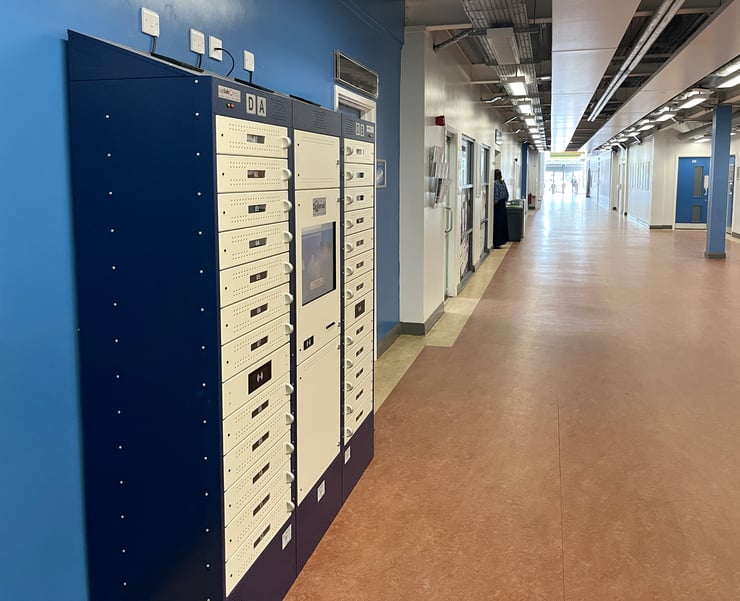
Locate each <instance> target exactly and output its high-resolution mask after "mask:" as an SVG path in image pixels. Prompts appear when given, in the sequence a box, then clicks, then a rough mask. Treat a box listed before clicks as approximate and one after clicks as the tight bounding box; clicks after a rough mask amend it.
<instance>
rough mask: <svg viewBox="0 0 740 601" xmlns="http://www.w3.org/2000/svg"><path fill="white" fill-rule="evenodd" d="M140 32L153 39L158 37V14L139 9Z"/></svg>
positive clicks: (142, 8)
mask: <svg viewBox="0 0 740 601" xmlns="http://www.w3.org/2000/svg"><path fill="white" fill-rule="evenodd" d="M141 31H142V32H143V33H145V34H147V35H150V36H152V37H153V38H158V37H159V13H156V12H154V11H153V10H151V9H150V8H144V7H143V6H142V7H141Z"/></svg>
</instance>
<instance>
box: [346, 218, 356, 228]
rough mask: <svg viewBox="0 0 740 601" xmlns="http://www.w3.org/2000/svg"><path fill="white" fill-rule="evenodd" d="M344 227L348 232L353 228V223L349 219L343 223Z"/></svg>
mask: <svg viewBox="0 0 740 601" xmlns="http://www.w3.org/2000/svg"><path fill="white" fill-rule="evenodd" d="M345 227H346V228H347V229H348V230H351V229H352V228H353V227H355V222H354V221H352V220H351V219H347V221H346V222H345Z"/></svg>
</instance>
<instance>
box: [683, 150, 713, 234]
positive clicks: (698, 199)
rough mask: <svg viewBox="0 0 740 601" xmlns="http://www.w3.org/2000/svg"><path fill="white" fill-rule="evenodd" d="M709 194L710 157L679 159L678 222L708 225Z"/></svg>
mask: <svg viewBox="0 0 740 601" xmlns="http://www.w3.org/2000/svg"><path fill="white" fill-rule="evenodd" d="M708 196H709V157H681V158H680V159H678V192H677V194H676V224H677V225H678V224H686V225H688V224H691V225H697V224H702V223H703V224H704V225H706V223H707V202H708V200H709V198H708Z"/></svg>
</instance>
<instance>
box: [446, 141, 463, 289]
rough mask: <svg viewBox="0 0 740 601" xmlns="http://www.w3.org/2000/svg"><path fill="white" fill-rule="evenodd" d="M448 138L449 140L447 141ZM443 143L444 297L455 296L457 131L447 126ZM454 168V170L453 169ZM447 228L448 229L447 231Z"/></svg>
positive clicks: (457, 178)
mask: <svg viewBox="0 0 740 601" xmlns="http://www.w3.org/2000/svg"><path fill="white" fill-rule="evenodd" d="M448 140H449V141H448ZM445 144H449V145H450V146H449V148H450V157H449V167H448V169H449V172H448V177H449V179H450V186H449V188H448V190H447V199H446V200H445V205H444V208H445V219H444V222H445V225H446V226H449V227H446V228H445V230H444V234H443V235H444V242H445V290H444V298H445V300H446V299H448V298H452V297H454V296H457V282H458V280H457V269H456V268H455V266H456V265H457V254H458V253H457V244H456V243H455V241H456V235H455V232H457V228H458V226H459V224H458V217H457V214H458V204H459V192H458V181H459V178H460V165H459V152H458V146H459V144H460V140H459V133H458V131H457V130H456V129H455V128H453V127H450V126H447V129H446V130H445ZM453 169H454V171H453ZM447 229H449V230H450V231H449V232H448V231H447Z"/></svg>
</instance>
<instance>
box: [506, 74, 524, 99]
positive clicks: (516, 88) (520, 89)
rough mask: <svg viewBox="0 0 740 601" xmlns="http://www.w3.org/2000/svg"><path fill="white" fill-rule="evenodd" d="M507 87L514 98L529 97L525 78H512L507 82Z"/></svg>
mask: <svg viewBox="0 0 740 601" xmlns="http://www.w3.org/2000/svg"><path fill="white" fill-rule="evenodd" d="M506 86H507V87H508V88H509V92H511V95H512V96H526V95H527V82H526V81H525V79H524V78H523V77H512V78H511V79H509V80H507V81H506Z"/></svg>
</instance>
